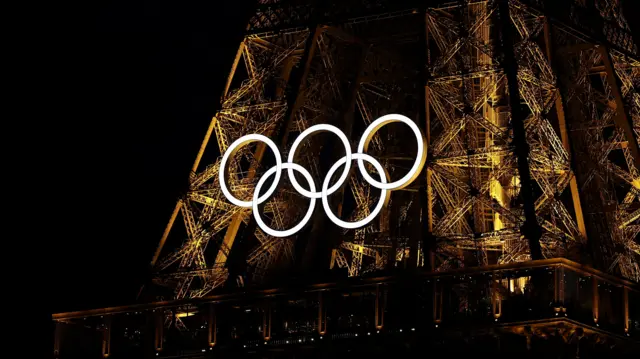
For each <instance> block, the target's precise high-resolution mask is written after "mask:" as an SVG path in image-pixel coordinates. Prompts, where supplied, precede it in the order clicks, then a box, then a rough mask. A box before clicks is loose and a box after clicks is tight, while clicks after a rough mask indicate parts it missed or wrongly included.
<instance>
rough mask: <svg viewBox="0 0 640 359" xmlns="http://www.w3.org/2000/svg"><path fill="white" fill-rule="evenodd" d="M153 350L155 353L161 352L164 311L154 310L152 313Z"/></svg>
mask: <svg viewBox="0 0 640 359" xmlns="http://www.w3.org/2000/svg"><path fill="white" fill-rule="evenodd" d="M154 329H155V336H154V348H155V350H156V353H158V352H161V351H162V348H163V344H164V343H163V342H164V310H162V309H156V311H155V312H154Z"/></svg>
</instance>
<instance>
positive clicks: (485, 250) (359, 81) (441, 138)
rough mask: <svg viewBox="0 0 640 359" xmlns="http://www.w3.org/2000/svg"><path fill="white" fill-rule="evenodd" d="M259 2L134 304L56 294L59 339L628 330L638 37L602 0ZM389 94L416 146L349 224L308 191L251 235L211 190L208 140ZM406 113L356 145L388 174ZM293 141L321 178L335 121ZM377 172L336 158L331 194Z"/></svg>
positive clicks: (283, 138) (207, 340)
mask: <svg viewBox="0 0 640 359" xmlns="http://www.w3.org/2000/svg"><path fill="white" fill-rule="evenodd" d="M258 3H259V4H258V5H257V10H256V12H255V15H254V16H253V17H252V18H251V20H250V22H249V25H248V27H247V34H246V36H245V38H244V41H243V42H242V43H241V44H240V46H239V49H238V52H237V55H236V58H235V61H234V63H233V66H232V69H231V73H230V75H229V78H228V81H227V83H226V86H225V88H224V91H223V95H222V102H221V109H220V110H219V111H218V113H217V114H216V115H215V117H214V118H213V120H212V121H211V125H210V127H209V130H208V133H207V134H206V136H205V140H204V142H203V144H202V147H201V149H200V152H199V153H198V155H197V158H196V161H195V163H194V165H193V171H192V173H191V175H190V185H189V189H188V191H186V194H185V195H184V196H183V197H182V198H180V199H179V201H178V203H177V205H176V208H175V211H174V212H173V214H172V216H171V218H170V221H169V224H168V226H167V228H166V230H165V232H164V235H163V236H162V239H161V241H160V243H159V246H158V248H157V251H156V252H155V254H154V256H153V260H152V262H151V265H152V267H153V270H154V280H153V282H154V285H153V286H146V287H145V288H144V291H143V295H142V298H145V303H146V304H139V305H133V306H130V307H123V308H106V309H102V310H95V311H87V312H82V313H61V314H57V315H55V316H54V319H55V320H56V323H57V324H56V325H57V330H56V349H55V350H56V353H57V354H58V355H60V358H66V357H73V355H74V354H73V353H74V350H76V351H78V352H79V351H81V349H78V348H79V345H77V343H78V342H77V341H76V342H74V341H73V340H72V339H69V338H70V337H71V335H72V334H69V333H79V332H82V331H84V332H85V333H83V335H85V336H86V337H88V338H93V340H95V342H96V346H95V347H94V349H95V350H96V355H99V351H100V348H101V349H102V353H103V355H104V356H105V357H106V356H109V355H110V356H111V357H114V358H120V357H143V356H145V357H146V355H149V356H150V357H155V356H157V357H172V358H173V357H175V358H177V357H181V358H182V357H205V356H206V357H209V356H211V355H213V356H215V355H240V356H242V355H246V356H255V357H277V356H283V355H284V356H292V355H294V356H295V355H300V354H303V355H312V356H318V357H324V356H327V355H332V354H331V353H334V352H345V353H346V352H347V351H349V352H350V353H361V354H362V353H367V355H373V356H376V355H379V356H382V355H384V356H387V355H389V354H391V353H394V354H396V353H400V352H402V353H405V354H407V353H408V354H407V355H411V354H410V353H420V352H424V351H432V350H434V348H435V349H436V350H441V351H442V352H443V353H445V352H448V353H454V352H455V351H456V350H463V351H465V350H466V351H468V350H474V351H486V352H491V353H494V354H495V355H501V354H500V353H506V352H511V353H513V352H522V353H542V352H558V350H562V351H563V353H564V354H565V355H567V356H568V357H578V356H579V357H581V358H585V357H589V356H590V355H596V354H597V353H599V352H601V351H605V350H612V348H613V350H619V352H620V353H628V352H630V351H631V350H634V348H635V349H636V350H637V349H638V341H637V336H638V335H640V328H639V327H638V326H640V312H638V311H639V310H640V309H639V308H638V306H639V304H640V296H639V293H638V286H637V282H638V281H639V280H640V268H639V266H638V263H639V259H640V244H638V237H639V235H640V172H639V169H640V163H639V158H640V152H639V150H638V136H639V135H640V94H639V93H638V87H639V86H640V82H639V81H640V55H639V53H638V48H637V46H636V44H635V43H634V41H633V38H632V36H631V33H630V30H629V27H628V25H627V23H626V20H625V19H624V16H623V15H622V10H621V7H620V4H619V1H617V0H571V1H545V0H489V1H471V0H467V1H409V2H407V1H391V0H388V1H387V0H373V1H363V0H355V1H350V0H349V1H316V2H312V1H295V0H292V1H285V0H282V1H278V0H261V1H258ZM389 113H400V114H403V115H406V116H408V117H410V118H412V119H414V120H415V121H416V123H417V124H418V125H419V126H420V127H421V129H422V131H423V132H424V134H425V136H426V138H427V142H428V143H427V144H428V160H427V165H426V166H425V169H424V171H423V173H422V174H421V176H420V177H419V179H418V180H416V181H415V182H414V183H413V185H411V186H409V187H407V188H404V189H402V190H398V191H394V192H392V194H391V199H390V203H389V205H388V206H387V207H386V209H385V210H384V212H383V213H382V214H381V215H380V216H379V217H378V218H377V219H376V220H375V221H374V223H373V224H371V225H369V226H367V227H364V228H362V229H358V230H349V231H347V230H342V229H339V228H337V227H335V226H334V225H333V224H332V223H330V222H329V221H328V220H327V218H326V215H325V214H324V213H323V211H322V210H318V211H316V212H318V213H316V214H315V215H314V217H313V220H312V224H311V225H310V226H308V228H307V229H306V230H304V231H302V232H300V233H299V234H298V235H296V236H294V237H290V238H275V237H270V236H268V235H266V234H265V233H263V232H262V231H261V230H260V229H259V228H258V227H257V226H256V223H255V220H254V219H253V216H252V215H251V211H250V210H249V209H245V208H241V207H237V206H235V205H232V204H231V203H229V202H228V201H227V200H226V198H225V197H224V196H223V195H222V192H221V191H220V187H219V179H218V176H219V159H220V157H221V154H222V153H224V152H225V151H226V149H227V148H228V146H229V144H230V143H231V142H233V141H234V140H236V139H238V138H239V137H241V136H243V135H246V134H250V133H258V134H263V135H265V136H267V137H270V138H272V139H274V141H275V142H276V143H277V144H278V145H279V146H280V147H281V150H282V152H283V153H284V154H285V155H286V153H287V150H288V146H290V145H291V143H292V142H293V139H294V138H295V137H297V135H298V134H299V133H300V132H302V131H304V130H305V129H306V128H308V127H310V126H312V125H315V124H319V123H329V124H333V125H335V126H337V127H339V128H340V129H341V130H342V131H343V132H345V133H346V134H347V135H348V136H350V137H351V138H352V139H353V141H354V142H357V139H359V135H360V134H361V133H362V131H363V130H364V128H365V127H366V126H367V125H368V124H369V123H371V121H373V120H375V119H376V118H377V117H379V116H382V115H385V114H389ZM408 130H409V129H408V128H407V127H406V126H404V127H403V125H401V124H399V125H397V126H396V125H391V126H387V127H385V128H383V129H382V130H380V131H379V132H378V134H377V135H376V137H374V139H373V140H372V141H371V143H370V145H369V148H368V153H369V154H370V155H372V156H374V157H375V158H376V159H378V160H379V161H380V162H381V163H382V164H383V166H384V167H385V168H386V170H387V171H388V176H389V177H390V178H391V179H392V180H395V179H398V178H399V177H402V176H403V175H404V174H405V173H406V171H407V170H408V168H409V167H410V166H411V163H412V162H413V161H414V159H415V158H414V157H415V153H416V145H415V141H414V140H413V139H412V138H413V137H412V136H413V135H412V134H411V132H410V131H408ZM213 139H215V141H214V140H213ZM407 139H409V140H407ZM303 146H304V150H302V151H299V153H300V155H298V156H297V158H296V162H297V163H298V164H301V165H302V166H304V167H305V168H307V169H308V170H309V171H310V172H311V173H312V175H313V176H314V177H315V179H316V180H317V181H319V182H316V183H320V184H321V183H322V179H323V178H324V175H325V174H326V172H327V170H328V169H329V168H330V167H331V166H332V164H333V163H335V161H336V160H337V159H338V158H340V157H342V156H343V155H344V154H343V153H342V152H343V150H342V147H341V144H340V143H339V142H338V141H336V139H335V138H333V137H331V134H328V135H327V136H325V135H318V136H314V137H312V138H309V139H307V140H305V141H304V143H303ZM354 147H355V146H354ZM272 165H273V159H272V158H271V157H270V155H269V149H268V148H265V146H263V145H257V146H247V147H244V148H243V149H242V150H241V151H239V153H238V154H237V155H236V156H235V157H234V158H233V160H232V161H231V163H230V166H229V168H230V169H229V175H228V180H227V181H228V182H227V183H228V184H229V186H230V188H231V189H232V192H233V193H234V194H235V195H236V197H238V198H242V199H245V200H248V199H250V198H251V197H252V195H253V188H254V187H255V184H256V183H257V181H258V180H259V179H260V176H261V174H262V173H264V171H266V170H267V169H269V168H270V167H271V166H272ZM286 177H287V176H283V180H282V185H281V186H280V189H279V191H278V192H277V194H276V195H275V196H274V197H273V198H272V199H270V200H269V201H268V203H267V204H266V205H265V206H264V207H265V208H264V210H263V212H264V213H263V214H262V215H263V216H264V218H265V220H267V222H268V224H270V226H271V227H272V228H276V229H287V228H291V227H292V226H293V225H295V224H296V223H297V221H298V220H299V219H300V218H301V217H302V215H303V214H304V212H305V211H306V209H307V206H308V200H307V199H304V198H302V197H300V196H299V195H297V193H296V192H295V190H291V186H290V184H289V183H288V180H287V179H286ZM316 187H319V185H318V184H317V185H316ZM379 194H380V191H379V190H376V189H375V188H371V187H370V186H369V185H368V184H367V183H366V182H364V181H363V180H362V178H361V177H360V175H359V174H358V173H357V172H354V173H352V174H351V175H350V178H349V181H348V185H346V186H344V188H343V189H342V191H341V192H338V193H336V194H334V195H332V196H331V198H330V203H331V204H332V206H334V213H337V214H338V215H340V216H341V217H342V218H344V219H345V220H351V221H353V220H358V219H362V218H364V217H365V216H367V215H368V214H369V213H370V210H371V207H372V206H373V205H374V204H375V203H376V202H377V199H378V196H379ZM161 288H169V290H168V291H167V290H163V289H161ZM276 288H277V289H276ZM146 299H148V300H146ZM79 323H80V324H84V326H83V325H80V324H79ZM89 323H90V324H89ZM88 327H90V328H91V329H87V328H88ZM74 328H75V329H74ZM78 328H80V329H78ZM78 335H79V334H78ZM116 337H117V338H116ZM89 342H90V340H84V341H83V343H84V344H87V343H89ZM100 342H101V343H102V344H100ZM65 348H67V349H66V350H67V353H70V354H68V356H67V354H65ZM74 348H76V349H74ZM82 350H84V349H82ZM87 350H92V349H87ZM282 350H285V351H284V352H283V351H282ZM133 353H135V354H133ZM285 353H286V355H285ZM127 355H131V356H127ZM85 357H86V356H85ZM96 357H97V356H96Z"/></svg>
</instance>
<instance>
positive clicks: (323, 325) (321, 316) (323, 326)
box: [318, 291, 327, 335]
mask: <svg viewBox="0 0 640 359" xmlns="http://www.w3.org/2000/svg"><path fill="white" fill-rule="evenodd" d="M326 333H327V308H326V307H325V305H324V292H322V291H321V292H318V334H320V335H325V334H326Z"/></svg>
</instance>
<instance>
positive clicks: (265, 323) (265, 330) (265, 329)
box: [262, 302, 271, 340]
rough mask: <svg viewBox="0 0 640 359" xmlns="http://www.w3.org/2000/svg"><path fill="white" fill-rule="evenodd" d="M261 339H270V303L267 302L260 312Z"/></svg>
mask: <svg viewBox="0 0 640 359" xmlns="http://www.w3.org/2000/svg"><path fill="white" fill-rule="evenodd" d="M262 339H264V340H269V339H271V303H270V302H267V304H266V305H265V307H264V311H263V312H262Z"/></svg>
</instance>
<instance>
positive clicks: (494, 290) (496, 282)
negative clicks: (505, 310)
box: [491, 273, 502, 322]
mask: <svg viewBox="0 0 640 359" xmlns="http://www.w3.org/2000/svg"><path fill="white" fill-rule="evenodd" d="M500 279H501V276H500V273H496V275H495V277H494V278H493V281H492V282H491V312H492V313H493V318H494V319H495V321H496V322H497V321H498V319H499V318H500V317H501V316H502V296H501V295H500V291H499V290H498V287H499V286H500V285H501V284H500Z"/></svg>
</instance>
